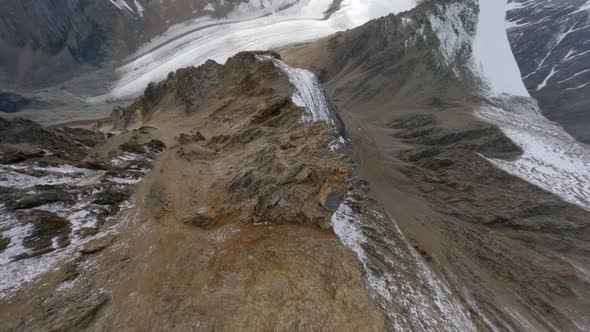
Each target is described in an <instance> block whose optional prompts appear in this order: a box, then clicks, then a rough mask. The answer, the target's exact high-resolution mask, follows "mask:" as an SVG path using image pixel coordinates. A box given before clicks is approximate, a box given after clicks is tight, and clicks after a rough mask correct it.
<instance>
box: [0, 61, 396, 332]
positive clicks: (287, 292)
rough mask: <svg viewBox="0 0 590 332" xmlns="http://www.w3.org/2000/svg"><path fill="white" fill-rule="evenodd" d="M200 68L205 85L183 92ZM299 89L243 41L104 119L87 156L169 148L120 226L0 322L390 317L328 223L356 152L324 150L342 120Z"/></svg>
mask: <svg viewBox="0 0 590 332" xmlns="http://www.w3.org/2000/svg"><path fill="white" fill-rule="evenodd" d="M198 77H201V78H203V77H207V80H206V82H211V86H206V87H203V84H196V85H194V86H198V87H199V88H198V89H201V88H202V89H203V91H200V90H193V91H191V92H190V93H189V92H188V91H187V90H188V89H189V88H190V87H191V85H190V84H188V81H187V80H192V79H195V78H198ZM203 81H205V80H203ZM218 83H219V84H218ZM221 83H223V84H221ZM291 94H292V91H291V87H290V85H289V82H288V80H287V78H286V77H285V76H284V75H281V74H280V73H279V71H278V70H277V69H276V68H275V67H274V65H273V64H272V63H271V62H270V61H257V60H256V59H255V57H254V55H253V54H243V55H239V56H237V57H235V58H234V59H233V60H230V61H229V63H228V65H226V66H225V67H223V66H220V65H217V64H215V63H212V62H211V63H208V64H207V65H205V66H203V67H200V68H199V69H194V68H193V69H187V70H185V71H184V72H182V71H181V72H179V73H177V75H176V77H174V78H172V79H169V80H168V81H167V82H165V83H161V84H160V85H158V86H152V87H151V88H148V91H147V92H146V95H145V96H144V97H143V98H141V99H140V100H138V102H137V103H136V104H134V105H132V106H131V107H130V108H128V109H126V110H119V111H117V112H115V113H114V114H113V116H112V117H111V118H110V119H109V120H105V121H103V122H102V123H101V124H100V125H99V126H100V128H101V129H102V130H103V131H110V132H114V133H116V134H118V135H117V136H114V137H112V138H110V139H109V140H108V141H107V142H106V143H104V144H102V145H100V146H98V147H96V148H95V149H94V150H93V151H92V152H91V153H89V155H91V156H92V158H95V159H98V160H100V159H105V160H108V158H109V155H110V153H111V151H113V150H114V149H116V148H117V147H118V146H119V145H121V144H125V142H130V141H133V140H134V138H133V137H135V136H138V135H140V136H142V137H143V136H144V135H145V136H147V137H150V138H152V139H158V140H161V141H163V142H164V143H165V144H166V146H167V147H168V148H167V149H166V150H165V151H164V152H163V153H161V154H160V155H159V156H158V158H157V159H156V161H155V163H154V168H153V169H152V171H151V172H150V173H149V174H148V175H147V176H146V177H145V178H144V180H143V181H142V182H141V183H140V184H139V185H138V186H137V188H136V194H135V197H136V198H135V205H136V207H135V208H134V209H130V210H128V211H126V212H124V213H122V214H121V215H120V218H119V219H118V220H116V221H112V223H111V224H113V223H116V224H118V226H116V227H118V228H117V232H116V234H117V235H115V236H107V237H104V238H102V239H99V240H96V241H94V242H91V243H87V244H86V245H85V247H84V248H82V249H81V254H80V255H79V256H78V257H73V258H72V260H71V261H70V262H68V263H67V264H65V265H63V266H61V267H60V268H59V269H57V270H55V271H54V272H52V273H50V274H48V275H46V276H45V277H44V278H43V279H42V280H40V281H39V282H37V283H35V284H32V285H28V286H27V287H24V288H23V289H22V290H21V291H20V292H19V293H18V294H17V295H16V296H15V297H14V298H12V299H11V300H10V301H6V302H4V303H0V322H1V323H0V329H1V330H10V331H13V330H14V331H31V330H47V331H61V330H66V331H70V330H93V331H104V330H129V331H145V330H150V331H162V330H176V331H188V330H191V331H192V330H194V331H211V330H226V331H235V330H301V331H304V330H305V331H308V330H375V331H377V330H384V326H385V325H384V324H385V319H384V317H383V314H382V312H381V311H380V310H378V308H377V307H376V306H375V305H374V304H373V303H372V302H371V301H370V297H369V294H368V292H367V290H366V289H365V287H364V279H363V273H362V270H361V268H360V264H359V263H358V261H357V259H356V257H355V256H354V254H353V253H352V252H350V251H349V250H348V249H346V248H345V247H344V246H343V245H342V244H341V242H340V240H339V239H338V238H337V237H336V235H335V234H334V233H333V232H332V231H331V230H329V229H324V228H323V227H327V226H328V225H329V218H330V216H331V215H332V212H333V210H334V209H335V208H336V207H337V205H338V204H339V201H341V200H342V199H343V197H341V198H340V199H339V201H338V202H337V203H336V207H334V206H333V205H334V202H331V200H332V197H334V195H336V194H338V193H342V192H344V193H346V190H347V187H346V182H345V181H346V178H347V176H349V175H350V174H351V172H352V163H351V162H350V160H349V159H348V158H347V157H346V156H344V155H343V154H341V153H337V152H333V151H330V150H329V149H328V143H329V142H330V141H331V140H333V139H334V138H335V137H337V135H338V132H337V130H336V129H335V128H333V127H331V126H328V125H327V124H325V123H314V124H303V123H301V122H300V121H299V119H300V117H301V112H302V109H301V108H298V107H295V105H294V104H292V102H291V100H290V97H291ZM309 137H314V140H309V139H308V138H309ZM336 196H338V195H336ZM270 203H272V204H270Z"/></svg>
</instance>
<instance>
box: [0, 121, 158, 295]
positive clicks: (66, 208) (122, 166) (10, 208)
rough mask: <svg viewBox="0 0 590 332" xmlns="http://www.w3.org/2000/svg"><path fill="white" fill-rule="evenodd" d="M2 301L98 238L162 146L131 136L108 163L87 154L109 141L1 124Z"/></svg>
mask: <svg viewBox="0 0 590 332" xmlns="http://www.w3.org/2000/svg"><path fill="white" fill-rule="evenodd" d="M0 121H1V123H0V126H1V127H2V130H0V151H1V155H0V160H1V164H0V264H1V265H2V269H1V272H0V273H1V274H2V277H1V279H2V283H1V285H0V287H1V288H0V295H1V296H2V297H5V296H8V295H10V293H11V292H12V291H14V290H15V289H16V288H17V287H19V286H20V285H21V284H22V283H23V282H26V281H31V280H33V279H34V278H35V277H37V276H39V275H40V274H42V273H44V272H46V271H48V270H50V269H52V268H54V267H55V266H56V264H57V263H58V262H59V260H60V258H63V257H66V258H67V257H68V256H71V255H72V252H75V250H76V249H77V248H78V247H79V245H81V244H83V243H85V242H87V241H89V240H90V239H93V238H96V237H100V236H102V234H103V233H104V232H105V231H107V230H108V229H109V227H112V226H113V222H112V221H113V220H114V219H113V217H115V216H116V215H117V213H118V212H119V211H120V210H121V209H122V208H125V207H128V206H130V205H131V204H132V201H131V196H132V194H133V190H132V189H131V185H133V184H135V183H137V182H139V181H141V179H142V178H143V176H144V175H145V173H146V172H148V171H149V170H150V169H151V167H152V162H153V160H154V158H155V156H156V155H157V154H158V153H160V152H161V151H162V150H163V148H164V145H163V143H161V142H159V141H153V140H150V141H146V140H145V137H142V134H141V133H139V132H138V133H134V134H130V135H129V137H130V139H129V141H127V142H125V143H123V144H120V145H119V146H118V147H117V148H116V149H114V150H112V151H110V153H109V154H108V155H105V156H104V157H100V156H98V155H95V154H93V152H92V149H93V147H96V146H98V145H101V144H105V143H106V141H107V135H104V134H102V133H98V132H93V131H89V130H85V129H74V128H63V129H60V130H54V129H47V128H43V127H41V126H39V125H37V124H35V123H33V122H31V121H26V120H14V121H7V120H0Z"/></svg>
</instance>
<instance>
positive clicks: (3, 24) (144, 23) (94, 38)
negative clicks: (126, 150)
mask: <svg viewBox="0 0 590 332" xmlns="http://www.w3.org/2000/svg"><path fill="white" fill-rule="evenodd" d="M239 2H240V1H239V0H238V1H223V2H219V3H217V2H216V1H211V0H198V1H190V0H182V1H149V0H112V1H110V0H104V1H88V0H49V1H33V0H24V1H21V0H7V1H2V2H1V3H0V48H1V49H2V52H1V53H0V86H2V85H6V86H11V87H18V86H20V85H23V84H30V83H37V84H47V83H52V82H59V81H61V80H63V79H65V78H67V77H68V76H71V75H73V74H74V73H75V72H77V70H79V69H81V68H83V67H84V65H88V64H90V65H93V66H96V65H100V64H102V63H104V62H106V61H110V60H117V59H120V58H122V57H124V56H126V55H128V54H129V53H131V52H132V51H134V50H136V49H137V48H138V47H139V46H140V45H141V44H142V43H144V42H146V41H147V40H149V39H150V38H151V37H153V36H155V35H157V34H160V33H162V32H164V31H165V30H166V29H167V28H168V27H170V26H171V25H173V24H175V23H178V22H182V21H185V20H187V19H190V18H195V17H198V16H202V15H206V14H212V15H216V16H223V15H225V14H227V12H228V11H230V10H232V9H233V8H234V7H235V5H236V4H238V3H239ZM208 4H211V6H209V7H207V8H205V7H206V6H207V5H208Z"/></svg>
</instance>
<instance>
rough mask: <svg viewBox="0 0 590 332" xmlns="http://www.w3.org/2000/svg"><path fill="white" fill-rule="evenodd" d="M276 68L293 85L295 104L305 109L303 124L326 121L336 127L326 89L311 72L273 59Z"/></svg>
mask: <svg viewBox="0 0 590 332" xmlns="http://www.w3.org/2000/svg"><path fill="white" fill-rule="evenodd" d="M272 61H273V63H274V64H275V66H277V67H278V68H280V69H281V70H282V71H283V72H284V73H285V74H287V76H288V77H289V81H290V82H291V84H292V85H293V89H294V90H295V91H294V92H293V97H292V100H293V103H294V104H295V105H297V106H299V107H303V108H304V109H305V112H304V113H303V117H302V119H301V120H302V121H303V122H317V121H325V122H326V123H327V124H330V125H335V124H336V123H335V121H334V114H332V111H331V109H330V104H329V103H328V99H327V98H326V94H325V92H324V87H323V86H322V83H320V80H319V79H318V78H317V77H316V76H315V75H314V74H313V73H312V72H310V71H309V70H306V69H301V68H293V67H291V66H288V65H287V64H286V63H284V62H283V61H281V60H278V59H272Z"/></svg>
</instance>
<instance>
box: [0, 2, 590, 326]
mask: <svg viewBox="0 0 590 332" xmlns="http://www.w3.org/2000/svg"><path fill="white" fill-rule="evenodd" d="M150 3H151V5H153V6H155V3H154V2H150ZM160 3H161V4H162V5H164V4H165V3H166V2H160ZM140 4H141V5H142V6H143V7H144V8H145V9H144V10H145V11H144V12H143V15H144V16H145V15H147V11H148V8H150V7H149V6H150V5H148V4H147V3H146V4H143V3H140ZM276 4H277V3H274V5H276ZM110 5H112V6H113V7H114V10H119V11H120V12H121V13H123V14H122V15H127V16H129V15H131V14H130V12H129V11H132V12H133V13H135V14H136V15H139V16H140V17H141V15H142V14H139V12H138V11H137V9H138V8H139V6H138V5H137V4H134V3H133V2H131V1H127V2H124V1H110ZM134 5H135V7H134ZM274 5H271V6H269V7H268V8H275V7H273V6H274ZM298 5H301V3H298ZM337 5H338V6H336V5H335V6H336V7H335V8H334V12H338V11H339V10H341V13H342V12H343V13H345V14H346V13H348V14H350V13H351V12H347V11H346V10H349V9H350V8H351V7H350V6H352V5H350V4H349V3H348V2H346V1H342V2H341V3H338V4H337ZM506 5H507V2H506V0H451V1H439V0H433V1H423V2H421V3H420V4H417V5H416V6H415V8H413V9H411V10H408V11H401V12H400V13H397V14H390V15H387V16H384V17H379V18H376V19H374V20H370V21H368V22H366V23H364V24H361V25H360V26H358V27H355V28H354V29H349V30H345V31H339V32H336V33H334V34H327V36H324V37H322V38H319V39H314V40H313V41H307V40H305V41H302V42H297V43H290V44H288V45H285V46H283V47H280V48H277V50H275V51H269V50H258V51H244V52H238V53H235V54H234V53H232V54H231V55H227V57H226V56H225V55H224V54H225V53H224V52H225V51H224V49H222V48H219V49H215V50H213V51H211V53H207V52H208V50H211V49H214V47H213V46H214V45H215V44H204V45H203V49H204V50H207V52H205V54H209V55H212V56H213V57H215V56H220V57H222V58H223V60H224V61H215V60H211V59H210V60H206V61H202V62H201V61H200V60H201V58H202V57H204V55H202V54H198V55H195V56H196V57H197V59H196V60H195V62H198V63H199V65H196V66H188V67H185V68H181V69H178V70H175V71H173V72H170V73H169V74H168V75H167V76H165V78H164V79H162V80H159V81H154V82H151V83H149V84H148V85H147V86H146V87H145V89H143V93H142V94H141V95H140V96H139V97H137V98H136V99H134V101H133V102H132V103H131V104H130V105H128V106H124V107H116V108H114V109H113V110H112V112H111V113H110V115H109V116H108V117H107V118H104V119H101V120H99V121H91V122H88V123H83V124H77V125H70V126H56V127H44V126H41V125H39V124H37V123H35V122H33V121H30V120H24V119H13V120H7V119H2V118H0V330H6V331H45V330H50V331H62V330H63V331H71V330H74V331H76V330H89V331H110V330H177V331H189V330H196V331H216V330H222V331H234V330H246V331H259V330H281V331H283V330H285V331H310V330H311V331H315V330H327V331H333V330H338V331H340V330H342V331H457V332H459V331H461V332H462V331H556V330H563V331H587V330H588V329H589V328H590V300H589V299H590V284H589V283H590V275H589V274H588V271H589V270H590V259H589V257H590V233H589V232H588V229H589V226H590V150H589V148H588V146H587V145H585V144H583V143H579V142H577V141H576V139H575V138H574V137H573V136H572V135H570V134H569V133H568V132H566V131H565V130H564V129H563V128H562V127H561V126H560V125H559V124H556V123H554V122H551V121H550V120H548V119H547V118H545V117H544V116H543V113H542V111H541V108H540V107H539V105H538V104H537V101H536V100H535V99H533V98H532V97H531V96H530V95H529V91H530V83H529V82H527V81H526V79H525V82H523V81H522V80H521V77H520V76H521V75H520V74H521V73H520V70H519V66H518V63H519V62H518V52H517V51H516V52H515V55H517V56H516V59H515V56H514V55H513V53H512V51H511V46H512V47H513V48H514V38H513V37H514V36H511V38H510V39H509V38H508V36H507V34H506V30H505V19H506V10H507V9H509V8H512V9H514V5H511V7H510V6H509V7H507V6H506ZM294 6H295V5H294ZM238 7H239V6H238ZM238 7H236V8H238ZM305 8H306V7H305ZM347 8H348V9H347ZM371 8H373V7H371ZM111 9H113V8H111ZM281 10H287V9H284V8H283V9H281ZM315 14H317V13H315ZM326 15H327V16H326V18H324V19H318V20H317V21H318V25H317V26H316V27H321V26H323V27H328V26H330V27H331V28H329V29H332V26H331V25H330V24H332V23H334V22H340V23H342V21H339V19H338V20H337V19H336V18H334V16H330V14H329V13H328V14H326ZM369 16H370V15H368V16H366V17H369ZM271 17H272V16H271ZM335 17H337V18H342V17H343V16H338V15H336V16H335ZM351 17H353V16H348V18H349V19H350V18H351ZM302 20H304V19H302ZM305 20H307V19H305ZM256 22H262V21H256ZM301 22H307V21H301ZM301 22H299V23H301ZM283 23H284V24H287V25H289V24H291V23H292V22H290V23H285V22H283V21H280V24H283ZM299 23H298V24H299ZM239 24H243V22H241V23H239ZM342 24H344V23H342ZM347 24H352V23H350V22H348V23H347ZM235 27H237V26H233V25H230V26H228V27H227V28H228V31H229V30H230V29H233V28H235ZM240 27H242V28H243V27H245V26H240ZM274 27H276V26H274ZM290 27H292V26H290ZM207 29H208V28H207ZM212 29H214V30H195V31H190V32H187V34H186V35H185V36H184V37H186V38H189V37H188V36H192V37H196V39H194V40H193V41H195V40H199V41H201V40H202V41H206V37H204V34H205V32H203V31H215V33H216V34H215V35H214V36H218V35H217V33H220V32H219V31H218V30H216V29H220V28H219V27H213V28H212ZM261 29H266V28H264V27H262V28H261ZM326 29H327V30H322V31H323V32H327V31H331V30H328V28H326ZM248 30H249V29H248ZM262 31H266V30H262ZM510 31H511V30H510ZM250 33H251V31H249V32H245V33H244V35H243V36H250V35H249V34H250ZM281 33H282V32H281ZM228 36H231V33H230V32H228ZM184 37H183V36H179V37H178V38H179V39H174V38H173V40H172V41H171V42H170V43H171V44H173V45H177V44H175V43H177V42H178V43H179V44H182V45H183V46H181V47H178V48H174V47H175V46H174V47H171V49H167V46H166V45H168V44H167V42H166V41H165V40H167V39H165V38H164V39H161V40H160V39H155V40H154V41H152V43H151V44H148V45H149V47H143V48H141V49H140V51H139V52H140V53H141V52H147V53H145V54H144V56H147V54H150V53H149V52H148V50H149V49H151V48H150V47H151V46H154V47H156V44H158V43H159V42H162V41H164V42H162V43H160V44H161V45H163V46H161V47H163V48H160V46H157V48H154V50H156V49H157V50H158V51H157V52H156V53H158V52H161V53H158V54H166V55H167V56H166V57H164V59H163V60H164V61H162V62H158V61H155V60H154V63H153V64H150V63H148V61H147V60H146V58H143V56H139V57H137V58H136V60H131V62H130V63H133V64H135V65H137V67H135V68H137V70H136V71H129V72H127V74H128V76H126V78H127V79H126V80H125V79H124V80H122V81H120V84H119V85H116V86H115V88H113V89H112V90H111V91H110V92H109V93H110V94H111V96H112V95H113V94H114V93H121V95H123V94H126V93H132V91H133V90H134V89H136V88H137V86H139V85H140V83H141V82H143V80H145V79H146V78H148V77H152V76H150V75H155V76H157V77H159V75H161V72H163V69H162V68H168V67H167V66H172V65H173V64H180V63H184V61H187V54H184V55H183V53H182V52H180V51H179V50H185V51H187V52H188V50H190V52H188V54H189V55H193V54H196V53H192V52H193V51H194V50H195V49H194V48H192V47H193V46H194V45H193V44H191V43H192V42H191V41H187V40H184V39H183V38H184ZM192 37H190V38H189V39H191V38H192ZM199 38H205V39H199ZM228 38H229V37H228ZM248 38H250V37H248ZM280 38H282V37H280ZM280 38H279V39H280ZM245 40H246V41H247V40H250V39H247V38H246V39H245ZM185 42H186V43H187V44H183V43H185ZM510 42H511V43H510ZM187 45H188V46H187ZM212 45H213V46H212ZM236 45H241V44H240V43H239V42H236ZM253 45H266V44H258V43H254V44H253ZM185 46H186V48H184V47H185ZM168 51H171V52H170V53H168ZM179 57H180V58H179ZM225 60H226V61H225ZM155 64H158V65H159V66H155ZM521 68H522V67H521ZM152 70H153V72H152ZM525 71H526V69H522V72H523V74H524V73H525ZM527 88H528V90H527ZM532 95H533V97H536V95H535V94H534V93H533V94H532ZM540 104H541V107H543V105H544V104H543V102H542V101H541V103H540Z"/></svg>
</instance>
